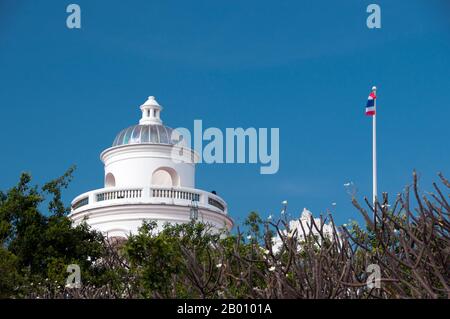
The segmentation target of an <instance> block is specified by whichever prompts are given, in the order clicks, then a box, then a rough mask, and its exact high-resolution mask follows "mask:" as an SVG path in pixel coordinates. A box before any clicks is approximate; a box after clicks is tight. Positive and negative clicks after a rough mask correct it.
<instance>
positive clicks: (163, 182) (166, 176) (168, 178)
mask: <svg viewBox="0 0 450 319" xmlns="http://www.w3.org/2000/svg"><path fill="white" fill-rule="evenodd" d="M152 184H153V185H159V186H168V187H170V186H179V185H180V177H179V176H178V173H177V172H176V171H175V170H174V169H173V168H170V167H160V168H158V169H157V170H155V171H154V172H153V175H152Z"/></svg>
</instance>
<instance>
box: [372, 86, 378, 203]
mask: <svg viewBox="0 0 450 319" xmlns="http://www.w3.org/2000/svg"><path fill="white" fill-rule="evenodd" d="M372 91H373V92H375V95H376V91H377V88H376V86H374V87H372ZM374 106H375V114H374V115H373V116H372V181H373V184H372V203H373V205H374V209H375V203H376V201H377V99H374Z"/></svg>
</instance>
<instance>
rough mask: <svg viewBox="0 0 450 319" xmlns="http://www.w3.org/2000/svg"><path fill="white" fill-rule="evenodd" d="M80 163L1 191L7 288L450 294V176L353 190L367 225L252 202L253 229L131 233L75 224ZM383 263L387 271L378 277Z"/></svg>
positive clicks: (176, 293)
mask: <svg viewBox="0 0 450 319" xmlns="http://www.w3.org/2000/svg"><path fill="white" fill-rule="evenodd" d="M72 172H73V170H72V169H71V170H69V171H68V172H67V173H66V174H64V175H63V176H61V177H60V178H57V179H55V180H53V181H51V182H50V183H47V184H45V185H44V187H42V188H41V189H39V188H38V187H37V186H30V181H31V177H30V176H29V175H28V174H23V175H22V176H21V178H20V181H19V183H18V184H17V185H16V186H15V187H13V188H11V189H10V190H8V191H7V192H6V193H0V240H1V243H2V246H1V248H0V297H1V298H7V297H12V298H38V297H39V298H338V299H344V298H358V299H359V298H411V297H412V298H449V297H450V288H449V287H450V237H449V231H450V222H449V211H450V206H449V204H448V197H449V193H448V190H449V189H450V183H449V182H448V181H447V180H446V179H445V178H444V177H443V176H442V175H440V180H441V183H442V186H440V187H439V186H438V185H437V184H433V187H434V192H433V193H422V192H421V191H420V190H419V188H418V179H417V175H416V174H415V173H414V174H413V184H412V186H411V187H407V188H406V190H405V191H404V192H403V193H402V194H399V195H398V196H397V198H396V199H395V200H394V202H392V203H390V202H389V198H388V195H387V194H383V196H382V198H381V200H380V201H378V202H377V203H376V205H372V204H371V203H370V202H369V201H368V200H367V199H365V201H366V205H367V208H364V207H363V206H362V205H361V204H360V203H359V202H358V201H357V200H356V199H355V198H353V204H354V206H355V208H356V209H357V210H358V211H359V212H360V213H361V215H362V216H363V218H364V220H365V224H364V225H361V226H360V225H358V224H357V223H356V222H352V223H351V224H350V225H344V226H337V225H335V224H334V220H333V218H332V216H331V215H327V216H326V217H322V216H321V217H320V220H321V222H320V223H317V221H316V220H315V219H313V218H312V217H311V220H310V221H309V223H307V225H306V226H304V225H303V224H301V229H289V227H290V223H289V221H288V220H287V219H286V217H285V216H284V218H281V219H279V220H263V219H262V218H261V217H260V216H259V215H258V213H256V212H251V213H250V214H249V216H248V218H247V219H246V220H245V222H244V225H243V226H244V227H245V231H244V232H242V231H241V230H240V228H239V227H237V231H236V232H235V233H227V232H225V231H223V232H217V231H213V230H212V228H211V227H210V225H205V224H202V223H196V222H194V221H192V222H191V223H187V224H178V225H169V224H167V225H165V226H163V227H162V228H161V225H159V226H158V225H157V224H156V223H155V222H150V221H149V222H146V223H144V224H143V225H142V227H141V228H140V230H139V232H138V233H137V234H135V235H130V236H129V237H128V238H127V239H126V240H125V239H118V238H103V237H102V236H101V235H100V234H98V233H96V232H94V231H92V230H90V229H89V227H88V226H87V225H86V224H83V225H80V226H77V227H72V225H71V223H70V221H69V220H68V218H67V217H66V215H67V213H68V211H69V210H68V208H67V207H65V206H64V205H63V202H62V199H61V195H62V194H61V191H62V190H63V189H65V188H66V187H67V186H68V184H69V182H70V180H71V177H72ZM442 187H443V189H445V191H443V190H442ZM46 195H50V196H51V198H50V199H46V197H45V196H46ZM46 200H47V201H48V212H47V213H46V214H42V213H41V209H40V207H42V206H43V203H45V202H46ZM325 222H330V223H331V225H332V227H333V229H334V232H333V234H332V236H331V237H330V236H329V235H328V234H327V233H325V231H324V228H323V225H324V224H325ZM274 235H278V236H279V237H280V240H281V245H276V246H275V245H274V241H273V238H274ZM68 264H78V265H80V267H81V270H82V283H83V284H82V286H81V287H80V288H67V287H64V280H65V278H66V276H67V273H66V267H67V265H68ZM374 265H375V266H377V267H379V270H380V274H379V275H380V276H379V277H378V278H376V279H375V281H370V280H371V279H370V278H371V274H372V272H371V269H372V268H373V267H372V266H374ZM371 267H372V268H371ZM371 284H379V286H378V285H375V286H374V285H371Z"/></svg>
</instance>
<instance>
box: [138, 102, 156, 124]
mask: <svg viewBox="0 0 450 319" xmlns="http://www.w3.org/2000/svg"><path fill="white" fill-rule="evenodd" d="M140 109H141V111H142V118H141V120H140V121H139V124H162V121H161V118H160V114H161V111H162V107H161V105H159V103H158V102H157V101H156V99H155V97H154V96H152V95H151V96H149V97H148V99H147V101H145V103H144V104H142V105H141V107H140Z"/></svg>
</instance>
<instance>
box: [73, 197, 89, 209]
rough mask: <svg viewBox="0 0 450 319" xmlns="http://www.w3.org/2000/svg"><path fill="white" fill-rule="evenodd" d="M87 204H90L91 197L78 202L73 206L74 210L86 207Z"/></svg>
mask: <svg viewBox="0 0 450 319" xmlns="http://www.w3.org/2000/svg"><path fill="white" fill-rule="evenodd" d="M87 204H89V197H84V198H82V199H80V200H78V201H76V202H75V203H74V204H73V205H72V209H73V210H75V209H78V208H80V207H83V206H86V205H87Z"/></svg>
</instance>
